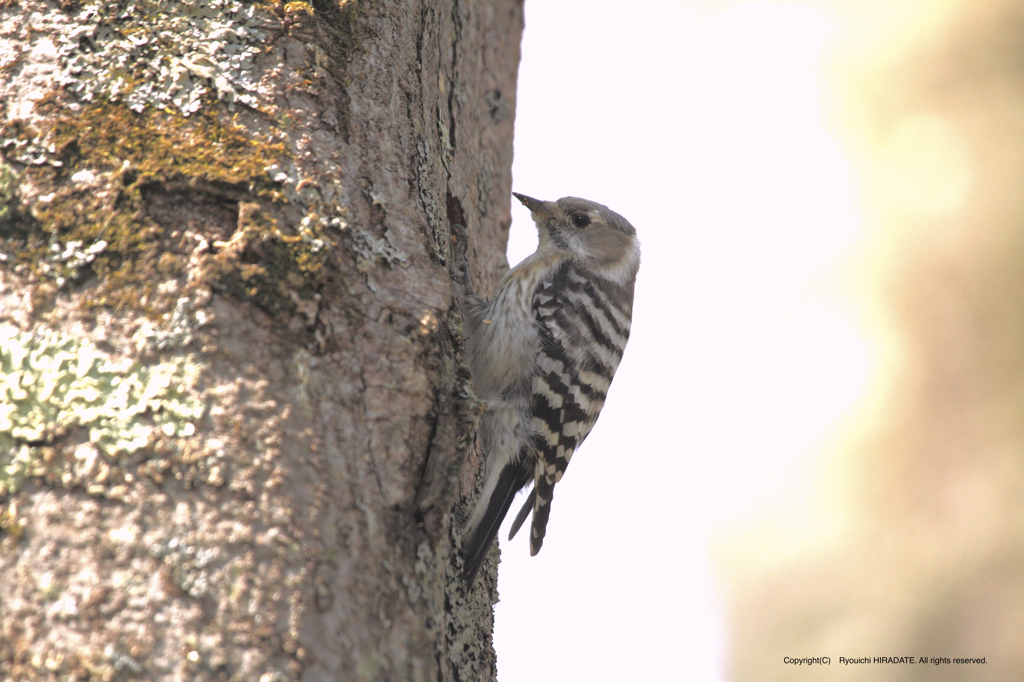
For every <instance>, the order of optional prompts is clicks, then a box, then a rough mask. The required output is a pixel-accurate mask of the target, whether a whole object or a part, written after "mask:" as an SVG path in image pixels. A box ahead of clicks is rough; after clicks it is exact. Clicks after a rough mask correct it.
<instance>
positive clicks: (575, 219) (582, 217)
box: [572, 213, 590, 227]
mask: <svg viewBox="0 0 1024 682" xmlns="http://www.w3.org/2000/svg"><path fill="white" fill-rule="evenodd" d="M572 224H573V225H575V226H576V227H586V226H587V225H589V224H590V216H588V215H587V214H586V213H575V214H573V216H572Z"/></svg>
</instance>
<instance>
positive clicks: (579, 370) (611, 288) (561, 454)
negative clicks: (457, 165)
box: [462, 194, 640, 581]
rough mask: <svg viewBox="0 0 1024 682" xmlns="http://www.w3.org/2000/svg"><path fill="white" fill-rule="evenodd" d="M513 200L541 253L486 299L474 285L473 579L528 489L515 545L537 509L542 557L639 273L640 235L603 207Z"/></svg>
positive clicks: (625, 328) (625, 327)
mask: <svg viewBox="0 0 1024 682" xmlns="http://www.w3.org/2000/svg"><path fill="white" fill-rule="evenodd" d="M516 197H517V198H519V200H520V201H522V202H523V203H524V204H525V205H526V206H527V207H528V208H529V209H530V210H531V212H532V214H533V218H534V221H535V222H536V223H537V228H538V231H539V235H540V239H539V242H540V243H539V245H538V248H537V251H536V252H535V253H534V254H533V255H531V256H530V257H528V258H527V259H525V260H524V261H523V262H522V263H520V264H519V265H517V266H516V267H515V268H513V269H512V270H510V271H509V272H508V273H506V275H505V276H504V277H503V278H502V280H501V282H499V284H498V289H497V292H496V293H495V295H494V297H493V298H492V299H491V300H490V301H485V300H483V299H481V298H479V297H476V296H473V295H472V292H471V287H469V283H468V280H467V282H466V284H467V292H468V293H469V295H468V296H467V297H466V302H465V320H466V336H467V339H468V347H467V361H468V363H469V366H470V369H471V370H472V372H473V388H474V390H475V392H476V393H477V395H478V396H479V397H480V398H481V399H483V400H484V401H485V402H486V404H487V412H486V414H485V415H484V417H483V420H482V423H481V434H482V437H483V446H484V448H485V451H486V453H487V460H486V464H485V469H486V474H485V480H484V488H483V491H482V492H481V494H480V499H479V501H478V502H477V504H476V507H475V508H474V510H473V513H472V514H471V516H470V518H469V521H468V522H467V524H466V528H465V530H464V532H463V539H462V543H463V558H464V571H465V575H466V577H467V579H468V580H469V581H472V579H473V577H474V576H475V575H476V572H477V570H478V569H479V568H480V564H481V563H482V562H483V559H484V556H486V553H487V550H488V549H489V548H490V545H491V542H493V540H494V537H495V536H496V535H497V532H498V527H499V526H500V525H501V522H502V520H503V519H504V518H505V515H506V514H507V513H508V509H509V507H510V506H511V504H512V500H513V498H514V497H515V494H516V493H517V492H518V491H519V490H521V489H522V488H524V487H526V486H527V485H529V484H530V483H531V482H532V483H533V484H534V487H533V490H532V491H531V492H530V494H529V496H528V497H527V499H526V501H525V504H524V505H523V507H522V510H521V511H520V512H519V514H518V516H517V517H516V520H515V523H514V524H513V526H512V532H511V533H510V535H509V537H510V538H511V537H512V536H513V535H515V533H516V532H517V531H518V530H519V528H520V526H521V525H522V524H523V522H524V521H525V520H526V517H527V515H529V513H530V512H531V511H532V512H533V521H532V523H531V531H530V553H531V554H532V555H535V554H537V552H538V551H540V548H541V545H542V544H543V542H544V532H545V529H546V527H547V521H548V517H549V515H550V513H551V499H552V495H553V492H554V487H555V484H556V483H558V481H559V480H561V478H562V475H563V474H564V473H565V469H566V467H567V466H568V464H569V460H570V459H571V458H572V456H573V453H574V452H575V451H576V449H577V448H578V447H579V446H580V444H581V443H582V442H583V441H584V439H585V438H586V437H587V435H588V434H589V433H590V430H591V429H592V428H593V427H594V423H595V422H596V421H597V417H598V415H599V414H600V412H601V408H602V407H603V406H604V400H605V397H606V395H607V393H608V388H609V386H610V385H611V381H612V378H613V377H614V375H615V370H616V368H617V367H618V365H619V361H620V360H621V359H622V352H623V350H624V349H625V346H626V341H627V340H628V338H629V327H630V321H631V317H632V308H633V285H634V281H635V279H636V272H637V269H638V268H639V266H640V244H639V242H638V241H637V239H636V230H634V229H633V227H632V226H631V225H630V224H629V223H628V222H627V221H626V220H625V219H624V218H623V217H622V216H620V215H618V214H617V213H615V212H613V211H611V210H609V209H608V208H607V207H605V206H602V205H601V204H597V203H594V202H592V201H587V200H585V199H577V198H575V197H566V198H563V199H559V200H558V201H557V202H543V201H538V200H536V199H531V198H530V197H524V196H521V195H518V194H517V195H516Z"/></svg>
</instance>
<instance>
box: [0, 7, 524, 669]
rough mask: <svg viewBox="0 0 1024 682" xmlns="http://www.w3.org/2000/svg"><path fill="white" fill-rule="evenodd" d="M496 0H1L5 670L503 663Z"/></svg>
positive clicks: (505, 92) (504, 156)
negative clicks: (495, 404) (469, 331)
mask: <svg viewBox="0 0 1024 682" xmlns="http://www.w3.org/2000/svg"><path fill="white" fill-rule="evenodd" d="M521 31H522V6H521V2H519V1H518V0H498V1H496V2H487V3H485V2H478V1H467V0H435V1H430V0H427V1H425V2H422V3H420V2H398V1H382V2H374V3H369V2H357V1H356V0H347V1H345V0H340V1H338V0H323V1H320V2H314V3H313V4H308V3H306V2H289V3H287V4H281V5H269V4H267V5H261V4H255V5H253V4H248V3H243V2H240V1H236V0H203V1H200V0H193V1H188V0H186V1H184V2H173V1H163V0H148V1H147V0H143V1H142V2H136V3H132V4H129V3H127V2H122V3H95V2H75V1H74V0H69V1H67V2H61V3H56V2H39V1H36V0H25V1H24V2H7V3H0V100H2V101H3V102H4V107H5V112H4V114H5V116H4V120H3V122H2V124H3V127H2V130H0V240H2V241H0V344H2V346H0V396H2V400H0V671H2V672H3V673H4V674H3V675H0V678H3V679H17V680H29V679H51V678H52V679H108V680H110V679H190V680H192V679H195V680H214V679H237V680H266V681H270V680H286V679H304V680H321V679H324V680H328V679H329V680H341V679H344V680H384V679H394V680H430V681H433V680H477V679H480V680H483V679H494V677H495V674H496V673H495V670H496V666H495V659H494V652H493V648H492V645H491V638H490V635H491V628H492V620H493V616H492V613H493V612H492V606H493V603H494V602H495V601H496V599H497V595H496V591H495V583H494V566H493V564H491V565H489V567H488V569H487V570H488V574H487V575H485V576H482V578H483V579H482V580H480V581H478V585H477V586H476V587H475V588H474V589H473V590H472V591H470V592H469V593H468V594H467V592H466V590H465V588H464V586H463V585H462V584H461V581H460V580H459V579H458V578H457V571H456V566H455V563H454V562H455V561H456V559H455V558H454V552H453V545H454V543H455V539H454V538H455V537H456V535H457V533H456V529H457V528H458V527H459V524H460V523H461V520H462V517H463V516H464V514H465V511H464V506H465V502H464V501H463V500H462V499H461V498H462V497H463V496H465V495H469V494H471V493H472V492H473V489H474V486H475V484H476V478H477V475H478V473H479V472H478V467H479V453H478V452H476V450H475V445H474V438H473V435H474V426H475V420H476V417H477V415H478V413H479V407H478V406H477V405H476V404H475V402H474V400H473V399H472V397H471V394H470V393H469V391H468V389H467V373H466V370H465V368H464V366H463V365H462V363H461V341H462V339H461V319H460V316H459V308H458V304H457V301H456V293H457V292H456V291H455V290H454V289H453V287H452V284H451V282H450V279H449V274H448V273H449V271H450V269H451V265H452V263H451V260H452V256H451V250H450V249H451V242H450V233H449V225H450V224H451V223H452V222H459V223H462V224H465V225H467V227H468V228H469V233H470V242H471V244H470V249H469V260H470V263H471V269H472V273H473V275H474V277H475V278H476V279H477V280H478V281H480V282H481V283H482V286H481V288H483V289H484V290H485V291H486V290H488V289H489V288H490V287H491V286H493V284H494V282H496V279H497V277H498V276H499V275H500V274H501V272H502V271H503V270H504V269H505V267H507V265H506V262H505V259H504V255H503V254H504V243H505V239H506V238H507V230H508V227H509V224H510V216H509V193H510V190H511V162H512V124H513V117H514V106H515V81H516V71H517V67H518V61H519V38H520V35H521Z"/></svg>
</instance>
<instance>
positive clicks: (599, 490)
mask: <svg viewBox="0 0 1024 682" xmlns="http://www.w3.org/2000/svg"><path fill="white" fill-rule="evenodd" d="M883 4H884V3H883ZM823 7H824V6H823V5H821V4H817V5H816V4H811V3H800V4H796V3H781V2H768V1H761V2H721V1H719V2H714V1H712V0H678V1H677V2H663V1H658V0H651V1H649V2H645V3H643V4H642V5H639V4H634V5H627V4H623V3H621V2H585V3H584V2H578V1H577V2H571V1H567V0H558V1H556V0H530V1H529V2H527V3H526V32H525V35H524V39H523V56H522V64H521V67H520V72H519V90H518V105H517V111H516V131H515V164H514V166H513V175H514V184H513V187H514V189H515V191H517V192H520V193H523V194H527V195H530V196H533V197H536V198H539V199H548V200H550V199H557V198H559V197H562V196H567V195H572V196H580V197H584V198H587V199H592V200H595V201H598V202H600V203H604V204H607V205H608V206H609V207H610V208H612V209H613V210H615V211H617V212H619V213H621V214H622V215H623V216H625V217H626V218H627V219H628V220H629V221H630V222H631V223H632V224H633V225H634V226H635V227H636V228H637V231H638V233H639V237H640V240H641V242H642V245H643V264H642V266H641V268H640V274H639V278H638V280H637V289H636V301H635V308H634V314H633V335H632V337H631V339H630V342H629V346H628V348H627V350H626V354H625V358H624V360H623V362H622V365H621V366H620V367H619V370H618V373H617V375H616V378H615V382H614V384H613V387H612V389H611V392H610V395H609V398H608V402H607V404H606V406H605V408H604V411H603V413H602V415H601V418H600V420H599V421H598V423H597V426H596V428H595V429H594V431H593V433H592V434H591V436H590V438H589V439H588V441H587V443H586V444H585V445H584V447H583V448H582V449H581V451H580V452H579V454H578V455H577V456H576V457H574V458H573V461H572V465H571V466H570V467H569V469H568V471H567V473H566V476H565V478H564V479H563V480H562V481H561V482H560V483H559V485H558V487H557V488H556V494H555V498H554V503H553V509H552V515H551V521H550V523H549V526H548V533H547V537H546V538H545V543H544V548H543V550H542V551H541V553H540V554H539V555H538V556H537V557H534V558H530V556H529V550H528V543H527V538H526V533H521V534H520V535H519V536H518V537H517V538H516V539H515V540H513V541H512V542H507V541H505V540H504V537H505V536H507V533H508V526H509V523H510V521H511V518H512V517H513V516H514V513H512V514H509V518H508V519H506V523H505V524H504V527H503V529H502V532H501V538H502V564H501V570H500V581H499V589H500V597H501V601H500V602H499V604H498V606H497V607H496V625H495V647H496V649H497V653H498V675H499V679H500V680H502V682H518V681H520V680H530V682H546V681H548V680H552V681H553V680H559V681H562V680H587V681H588V682H590V681H600V680H616V681H619V680H683V679H685V680H725V679H727V678H728V671H727V670H726V669H725V663H724V661H725V653H726V648H727V646H728V641H727V639H728V637H727V629H726V628H727V616H726V613H725V610H724V603H725V601H724V596H725V595H724V594H722V589H723V587H724V586H723V585H716V583H715V581H714V579H713V568H712V564H711V562H710V560H709V555H708V543H709V541H710V540H711V539H712V538H713V533H714V532H715V531H716V530H717V529H720V528H721V527H723V526H728V525H729V524H735V523H738V522H737V519H742V518H743V516H744V513H745V512H744V509H746V510H747V512H746V513H747V514H750V513H751V512H750V511H749V510H750V508H751V507H750V500H752V499H764V498H765V497H766V496H767V497H770V498H772V499H776V500H777V499H790V500H795V501H794V502H793V504H797V503H798V502H799V499H800V497H801V493H800V491H801V490H802V489H803V488H802V487H801V483H805V482H807V481H808V480H809V477H813V475H814V468H813V467H811V466H804V464H807V463H808V462H810V461H811V460H809V459H808V458H809V456H810V453H811V451H812V448H813V447H814V446H815V445H816V444H818V443H819V442H820V441H821V439H822V438H824V437H825V434H826V433H827V432H828V430H829V429H830V428H831V427H833V426H834V425H835V423H836V421H837V419H839V418H840V417H841V416H842V415H843V414H844V412H845V411H847V410H849V409H850V408H851V406H852V405H853V404H854V403H855V401H856V400H857V398H858V396H860V395H861V394H862V392H863V391H864V388H865V385H866V383H867V382H868V381H869V380H870V377H871V375H872V361H871V356H870V353H869V349H868V346H867V344H866V342H865V341H864V340H863V338H862V334H861V333H860V332H859V331H858V326H857V315H856V311H855V310H854V309H853V304H852V303H850V302H849V301H848V300H847V298H846V296H845V294H844V287H845V286H846V284H845V282H844V275H843V273H844V267H843V263H844V260H843V259H844V255H845V254H846V253H847V251H849V250H850V249H851V248H853V247H854V245H855V244H856V242H857V239H858V238H859V234H860V232H859V231H860V229H861V228H860V225H861V218H860V217H859V216H858V214H857V211H856V206H855V200H856V199H855V196H854V189H853V187H852V183H851V180H850V177H849V173H848V171H847V168H846V165H845V162H844V158H843V156H842V154H841V153H840V149H839V146H838V143H837V142H836V140H835V139H834V137H833V136H832V134H831V133H830V132H829V130H828V127H827V126H826V123H825V115H824V113H823V107H822V102H821V96H822V74H821V63H822V55H823V51H824V49H825V46H826V45H828V41H829V40H830V37H831V35H832V32H833V31H834V30H835V25H834V19H833V18H832V17H830V16H829V14H828V13H827V12H826V11H825V9H823ZM512 215H513V225H512V234H511V238H510V241H509V248H508V258H509V262H510V263H513V264H514V263H517V262H519V261H520V260H522V258H524V257H525V256H526V255H528V254H529V253H531V252H532V251H533V250H534V249H535V248H536V231H535V228H534V226H533V223H532V221H531V220H530V217H529V213H528V212H527V211H526V209H525V208H523V207H521V206H519V204H518V202H515V201H513V208H512ZM790 492H792V494H790ZM517 509H518V503H514V504H513V512H514V511H515V510H517ZM794 653H799V654H800V655H803V654H804V652H794Z"/></svg>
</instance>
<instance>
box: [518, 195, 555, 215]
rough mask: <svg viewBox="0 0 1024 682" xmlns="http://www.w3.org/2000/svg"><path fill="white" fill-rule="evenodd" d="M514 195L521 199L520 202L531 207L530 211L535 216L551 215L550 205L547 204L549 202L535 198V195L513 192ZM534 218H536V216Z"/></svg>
mask: <svg viewBox="0 0 1024 682" xmlns="http://www.w3.org/2000/svg"><path fill="white" fill-rule="evenodd" d="M512 196H514V197H515V198H516V199H519V202H520V203H521V204H522V205H523V206H525V207H526V208H528V209H530V213H533V214H534V215H535V216H537V217H541V218H550V217H551V211H550V210H548V207H547V206H546V204H547V202H545V201H541V200H540V199H534V198H533V197H528V196H526V195H525V194H516V193H515V192H512ZM534 220H536V217H535V218H534Z"/></svg>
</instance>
